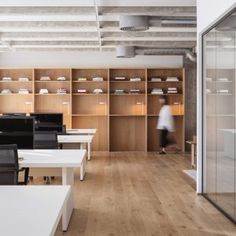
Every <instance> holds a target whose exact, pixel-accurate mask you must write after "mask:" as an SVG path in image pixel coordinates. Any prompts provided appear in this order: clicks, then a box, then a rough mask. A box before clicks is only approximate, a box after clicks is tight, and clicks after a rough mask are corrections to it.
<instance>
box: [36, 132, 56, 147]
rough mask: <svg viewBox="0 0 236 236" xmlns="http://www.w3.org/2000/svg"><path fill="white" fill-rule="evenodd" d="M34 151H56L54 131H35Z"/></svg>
mask: <svg viewBox="0 0 236 236" xmlns="http://www.w3.org/2000/svg"><path fill="white" fill-rule="evenodd" d="M34 148H35V149H58V142H57V132H56V131H35V133H34Z"/></svg>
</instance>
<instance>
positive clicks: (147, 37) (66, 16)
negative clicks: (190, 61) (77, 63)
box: [0, 0, 196, 51]
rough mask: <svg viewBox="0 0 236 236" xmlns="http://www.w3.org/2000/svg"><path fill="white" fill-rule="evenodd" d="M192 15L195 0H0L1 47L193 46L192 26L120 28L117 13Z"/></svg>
mask: <svg viewBox="0 0 236 236" xmlns="http://www.w3.org/2000/svg"><path fill="white" fill-rule="evenodd" d="M124 14H125V15H148V16H152V17H153V16H157V17H162V18H168V17H177V18H178V17H184V18H186V17H187V18H189V17H191V18H195V17H196V1H193V0H159V1H157V0H142V1H141V0H135V1H134V0H130V1H127V0H126V1H124V0H109V1H108V0H82V1H81V0H80V1H78V0H38V1H35V0H1V2H0V50H1V51H15V50H16V51H22V50H23V51H25V50H28V51H32V50H34V51H38V50H73V51H75V50H82V51H99V50H100V51H113V50H115V48H116V46H117V45H132V46H137V47H152V48H193V47H194V46H195V44H196V26H195V25H193V26H188V27H186V26H185V25H179V26H178V27H176V26H175V27H172V26H169V25H167V26H158V25H156V24H155V21H154V23H151V25H150V28H149V30H147V31H145V32H123V31H120V29H119V17H120V16H121V15H124Z"/></svg>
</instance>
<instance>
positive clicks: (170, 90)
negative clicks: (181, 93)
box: [167, 87, 178, 94]
mask: <svg viewBox="0 0 236 236" xmlns="http://www.w3.org/2000/svg"><path fill="white" fill-rule="evenodd" d="M177 93H178V90H177V88H174V87H170V88H168V89H167V94H177Z"/></svg>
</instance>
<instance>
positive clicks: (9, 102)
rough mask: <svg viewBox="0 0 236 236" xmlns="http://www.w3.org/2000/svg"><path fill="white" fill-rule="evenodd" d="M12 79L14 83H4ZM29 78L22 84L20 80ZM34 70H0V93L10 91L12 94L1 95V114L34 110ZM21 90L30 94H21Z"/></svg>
mask: <svg viewBox="0 0 236 236" xmlns="http://www.w3.org/2000/svg"><path fill="white" fill-rule="evenodd" d="M3 77H10V78H12V81H2V78H3ZM23 77H24V78H28V79H29V81H27V82H21V81H19V78H23ZM33 79H34V76H33V69H7V68H5V69H0V91H2V90H4V89H9V90H10V91H11V92H12V93H11V94H0V113H12V112H15V113H27V112H32V111H33V110H34V96H33V92H34V91H33V90H34V83H33ZM19 89H28V91H29V94H19V93H18V92H19Z"/></svg>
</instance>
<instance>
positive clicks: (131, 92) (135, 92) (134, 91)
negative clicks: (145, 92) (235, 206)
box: [129, 89, 141, 94]
mask: <svg viewBox="0 0 236 236" xmlns="http://www.w3.org/2000/svg"><path fill="white" fill-rule="evenodd" d="M129 93H130V94H140V93H141V91H140V89H130V91H129Z"/></svg>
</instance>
